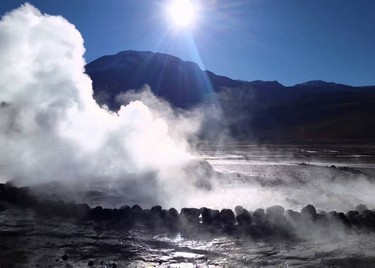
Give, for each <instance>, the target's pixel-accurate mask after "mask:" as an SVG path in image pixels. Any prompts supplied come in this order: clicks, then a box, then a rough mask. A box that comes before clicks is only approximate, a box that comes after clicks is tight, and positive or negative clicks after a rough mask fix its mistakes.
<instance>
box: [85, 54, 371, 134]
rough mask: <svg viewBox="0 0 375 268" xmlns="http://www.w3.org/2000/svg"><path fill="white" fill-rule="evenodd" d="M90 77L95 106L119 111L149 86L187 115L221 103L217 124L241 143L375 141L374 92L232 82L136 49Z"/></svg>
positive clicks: (103, 60) (97, 66)
mask: <svg viewBox="0 0 375 268" xmlns="http://www.w3.org/2000/svg"><path fill="white" fill-rule="evenodd" d="M86 73H87V74H88V75H89V76H90V77H91V79H92V81H93V89H94V98H95V99H96V101H97V102H98V103H99V104H100V105H103V104H105V105H107V106H108V107H109V108H110V109H111V110H114V111H116V110H117V109H118V108H119V107H120V103H117V101H116V96H117V95H118V94H120V93H122V92H126V91H127V90H129V89H139V88H142V87H143V86H144V85H146V84H148V85H149V86H150V87H151V90H152V92H153V93H154V94H155V95H156V96H158V97H161V98H163V99H165V100H166V101H168V102H169V103H170V104H171V105H172V106H175V107H179V108H183V109H190V108H192V107H194V106H199V105H202V104H204V105H211V104H212V103H214V101H215V103H216V105H219V106H220V109H221V111H222V115H221V118H222V120H223V122H224V123H223V122H221V123H218V124H217V125H218V126H223V125H225V126H226V129H227V131H228V133H229V135H230V136H233V137H235V138H237V139H256V140H278V139H297V140H299V139H300V140H307V139H321V138H324V137H326V138H327V139H369V138H375V125H374V122H375V86H362V87H353V86H349V85H343V84H338V83H334V82H325V81H321V80H312V81H307V82H304V83H300V84H296V85H294V86H284V85H282V84H281V83H279V82H278V81H261V80H255V81H242V80H234V79H231V78H229V77H226V76H222V75H216V74H215V73H213V72H211V71H209V70H202V69H201V68H200V67H199V66H198V65H197V64H196V63H194V62H187V61H183V60H181V59H179V58H178V57H175V56H171V55H168V54H164V53H155V52H150V51H141V52H139V51H134V50H131V51H122V52H119V53H117V54H115V55H109V56H103V57H100V58H98V59H97V60H94V61H92V62H90V63H88V64H87V65H86ZM373 107H374V108H373ZM216 123H217V122H216ZM209 125H210V127H211V126H212V125H213V124H212V122H211V123H210V124H209ZM214 125H215V124H214ZM215 131H216V130H215ZM215 131H214V132H215Z"/></svg>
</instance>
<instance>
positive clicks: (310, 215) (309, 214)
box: [301, 205, 317, 220]
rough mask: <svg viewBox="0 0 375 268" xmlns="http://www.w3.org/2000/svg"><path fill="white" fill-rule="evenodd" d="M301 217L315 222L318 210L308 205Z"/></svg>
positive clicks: (303, 209) (302, 211)
mask: <svg viewBox="0 0 375 268" xmlns="http://www.w3.org/2000/svg"><path fill="white" fill-rule="evenodd" d="M301 217H302V218H303V219H306V220H315V219H316V217H317V213H316V209H315V207H314V206H313V205H307V206H306V207H304V208H302V210H301Z"/></svg>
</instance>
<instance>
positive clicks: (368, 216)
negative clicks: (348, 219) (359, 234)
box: [360, 209, 375, 229]
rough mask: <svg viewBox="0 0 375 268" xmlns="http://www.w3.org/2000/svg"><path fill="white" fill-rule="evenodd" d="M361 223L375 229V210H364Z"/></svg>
mask: <svg viewBox="0 0 375 268" xmlns="http://www.w3.org/2000/svg"><path fill="white" fill-rule="evenodd" d="M360 221H361V223H362V224H363V225H364V226H366V227H368V228H371V229H375V212H374V211H372V210H368V209H367V210H364V211H363V212H362V214H361V215H360Z"/></svg>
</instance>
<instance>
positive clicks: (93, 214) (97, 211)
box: [89, 206, 103, 220]
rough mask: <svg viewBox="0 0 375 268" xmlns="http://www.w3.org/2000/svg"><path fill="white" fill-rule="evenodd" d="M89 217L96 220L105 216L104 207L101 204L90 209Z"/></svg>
mask: <svg viewBox="0 0 375 268" xmlns="http://www.w3.org/2000/svg"><path fill="white" fill-rule="evenodd" d="M89 218H90V219H94V220H99V219H102V218H103V208H102V207H101V206H96V207H95V208H92V209H90V211H89Z"/></svg>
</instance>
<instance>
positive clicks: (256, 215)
mask: <svg viewBox="0 0 375 268" xmlns="http://www.w3.org/2000/svg"><path fill="white" fill-rule="evenodd" d="M265 217H266V213H265V212H264V209H262V208H258V209H257V210H255V211H254V212H253V220H254V223H255V224H256V225H259V224H263V222H264V221H265Z"/></svg>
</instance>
